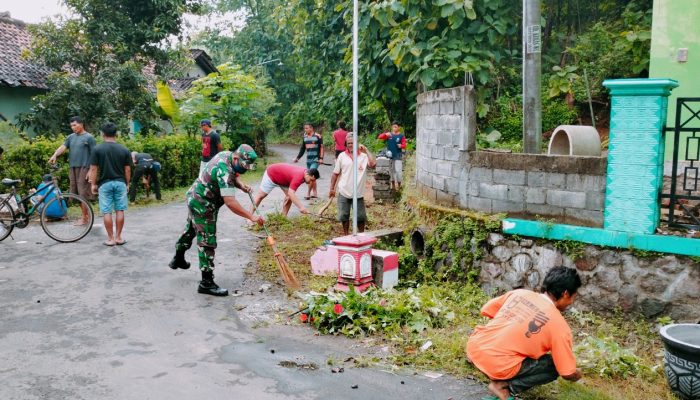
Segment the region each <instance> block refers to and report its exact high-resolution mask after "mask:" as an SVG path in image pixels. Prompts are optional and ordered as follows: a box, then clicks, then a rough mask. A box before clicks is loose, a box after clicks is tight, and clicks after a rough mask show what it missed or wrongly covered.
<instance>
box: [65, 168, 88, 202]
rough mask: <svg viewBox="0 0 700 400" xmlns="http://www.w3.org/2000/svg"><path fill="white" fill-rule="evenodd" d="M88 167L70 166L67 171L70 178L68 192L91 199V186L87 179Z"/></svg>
mask: <svg viewBox="0 0 700 400" xmlns="http://www.w3.org/2000/svg"><path fill="white" fill-rule="evenodd" d="M89 170H90V168H89V167H71V168H70V170H69V171H68V174H69V176H68V178H69V180H70V192H71V193H73V194H77V195H78V196H80V197H82V198H84V199H85V200H92V199H93V196H92V188H91V185H90V182H88V181H87V179H86V178H87V176H88V171H89Z"/></svg>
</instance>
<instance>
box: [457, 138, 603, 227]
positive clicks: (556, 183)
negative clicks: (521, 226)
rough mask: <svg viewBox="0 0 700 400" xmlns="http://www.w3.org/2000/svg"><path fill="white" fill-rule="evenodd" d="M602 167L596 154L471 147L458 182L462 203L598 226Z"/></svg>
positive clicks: (487, 209) (600, 209) (600, 213)
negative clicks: (519, 152)
mask: <svg viewBox="0 0 700 400" xmlns="http://www.w3.org/2000/svg"><path fill="white" fill-rule="evenodd" d="M605 169H606V160H605V159H604V158H600V157H569V156H547V155H539V154H509V153H488V152H475V153H472V154H471V155H470V162H469V164H467V165H465V170H466V171H465V173H464V176H463V179H462V180H461V181H460V189H461V192H462V195H461V196H460V200H461V202H460V206H462V207H464V208H470V209H473V210H478V211H483V212H487V213H500V212H505V213H508V214H510V215H522V216H527V217H535V216H540V217H543V218H553V219H555V220H556V221H557V222H566V223H572V224H577V225H587V226H602V224H603V207H604V203H605V179H606V174H605Z"/></svg>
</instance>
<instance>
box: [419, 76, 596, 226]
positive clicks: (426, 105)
mask: <svg viewBox="0 0 700 400" xmlns="http://www.w3.org/2000/svg"><path fill="white" fill-rule="evenodd" d="M475 108H476V100H475V96H474V90H473V88H472V87H470V86H462V87H457V88H451V89H441V90H435V91H431V92H425V93H421V94H419V95H418V100H417V109H416V115H417V120H416V185H417V187H418V190H419V191H420V193H421V194H422V195H423V196H424V197H426V198H427V199H428V200H430V201H433V202H436V203H439V204H443V205H448V206H458V207H461V208H468V209H473V210H477V211H483V212H487V213H497V212H505V213H508V214H511V215H515V216H518V215H522V216H526V217H527V216H529V217H535V216H540V217H543V218H549V217H553V218H556V219H557V220H558V221H560V222H568V223H574V224H582V225H589V226H602V223H603V208H604V204H605V178H606V167H607V163H606V159H605V158H601V157H568V156H546V155H531V154H508V153H490V152H477V151H476V142H475V137H476V115H475Z"/></svg>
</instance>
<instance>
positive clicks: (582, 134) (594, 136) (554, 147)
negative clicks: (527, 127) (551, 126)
mask: <svg viewBox="0 0 700 400" xmlns="http://www.w3.org/2000/svg"><path fill="white" fill-rule="evenodd" d="M600 153H601V149H600V135H599V134H598V131H597V130H596V129H595V128H594V127H592V126H582V125H559V126H558V127H557V129H555V130H554V133H553V134H552V138H551V139H550V140H549V147H548V149H547V154H549V155H564V156H592V157H600Z"/></svg>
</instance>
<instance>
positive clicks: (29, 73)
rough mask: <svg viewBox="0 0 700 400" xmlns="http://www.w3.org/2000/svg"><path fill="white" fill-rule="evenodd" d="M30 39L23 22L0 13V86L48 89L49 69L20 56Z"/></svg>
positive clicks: (27, 46)
mask: <svg viewBox="0 0 700 400" xmlns="http://www.w3.org/2000/svg"><path fill="white" fill-rule="evenodd" d="M31 41H32V37H31V35H30V34H29V32H28V31H27V29H26V27H25V25H24V22H22V21H18V20H15V19H12V18H10V17H9V15H8V14H7V13H0V86H12V87H15V86H26V87H35V88H40V89H48V86H47V84H46V77H47V76H48V74H49V73H50V72H51V71H50V70H49V69H48V68H46V67H44V66H42V65H40V64H36V63H32V62H29V61H27V60H25V59H24V58H23V57H22V52H23V51H24V50H25V49H27V48H29V45H30V44H31Z"/></svg>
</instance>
